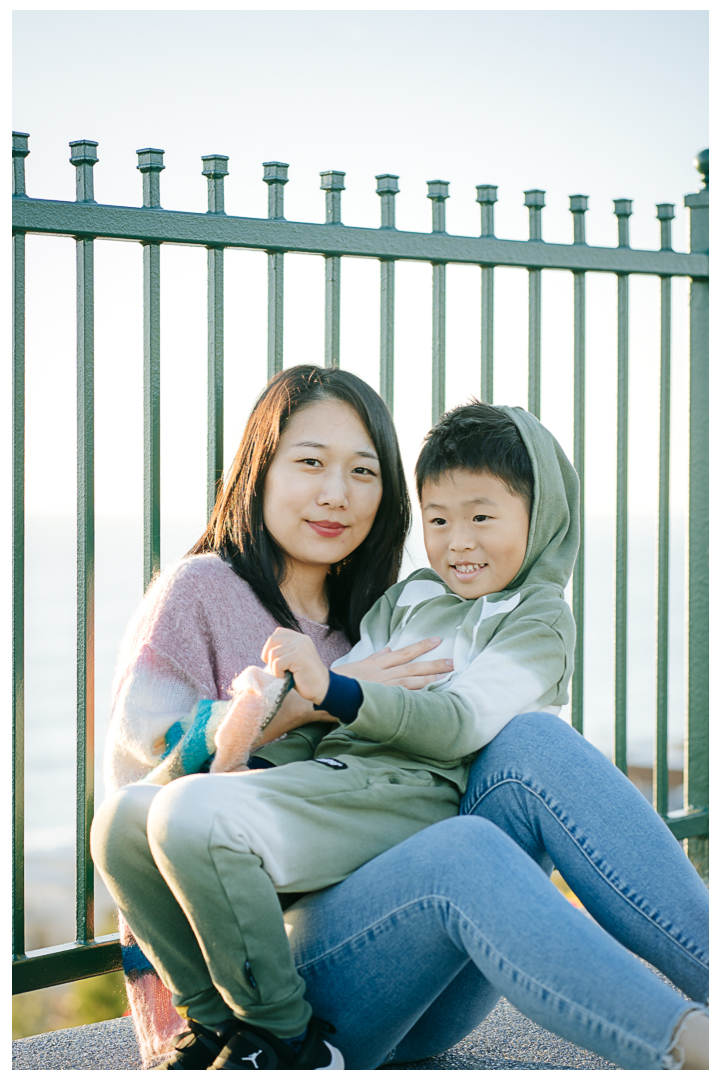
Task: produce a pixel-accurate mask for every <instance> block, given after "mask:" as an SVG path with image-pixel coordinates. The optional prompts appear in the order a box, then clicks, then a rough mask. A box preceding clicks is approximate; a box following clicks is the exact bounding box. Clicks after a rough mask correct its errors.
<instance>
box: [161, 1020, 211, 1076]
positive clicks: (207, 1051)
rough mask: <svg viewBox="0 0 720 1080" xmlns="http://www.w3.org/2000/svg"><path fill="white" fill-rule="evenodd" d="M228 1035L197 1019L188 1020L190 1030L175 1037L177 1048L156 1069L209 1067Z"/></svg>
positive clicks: (174, 1042) (174, 1044) (174, 1041)
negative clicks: (198, 1021) (204, 1024)
mask: <svg viewBox="0 0 720 1080" xmlns="http://www.w3.org/2000/svg"><path fill="white" fill-rule="evenodd" d="M226 1038H227V1035H224V1036H223V1035H222V1034H219V1033H218V1032H217V1031H215V1030H214V1029H213V1028H206V1027H203V1025H202V1024H198V1023H197V1021H196V1020H188V1030H187V1031H181V1032H180V1034H179V1035H176V1036H175V1038H174V1039H173V1046H174V1047H175V1049H174V1050H173V1052H172V1054H171V1055H170V1057H169V1058H166V1059H165V1061H163V1062H162V1063H161V1064H160V1065H155V1066H154V1069H153V1070H152V1071H154V1070H155V1069H161V1070H162V1069H209V1068H210V1066H211V1065H212V1063H213V1061H214V1060H215V1058H216V1057H217V1056H218V1052H219V1051H220V1050H222V1048H223V1046H224V1045H225V1040H226Z"/></svg>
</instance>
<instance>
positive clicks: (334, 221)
mask: <svg viewBox="0 0 720 1080" xmlns="http://www.w3.org/2000/svg"><path fill="white" fill-rule="evenodd" d="M320 188H321V190H322V191H324V192H325V224H326V225H340V224H342V222H341V217H340V198H341V195H340V193H341V192H342V191H344V190H345V173H344V172H338V171H337V170H336V169H327V170H326V171H325V172H321V173H320Z"/></svg>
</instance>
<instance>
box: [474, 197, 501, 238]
mask: <svg viewBox="0 0 720 1080" xmlns="http://www.w3.org/2000/svg"><path fill="white" fill-rule="evenodd" d="M475 191H476V192H477V197H476V199H475V202H479V203H480V235H481V236H494V235H495V203H496V202H497V184H476V186H475Z"/></svg>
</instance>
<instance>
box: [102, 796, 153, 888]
mask: <svg viewBox="0 0 720 1080" xmlns="http://www.w3.org/2000/svg"><path fill="white" fill-rule="evenodd" d="M159 790H160V788H158V787H157V786H156V785H154V784H128V785H127V786H126V787H122V788H119V790H118V791H114V792H113V793H112V795H109V796H108V797H107V799H105V801H104V802H103V803H102V804H101V805H100V807H99V809H98V810H97V812H96V814H95V817H94V818H93V823H92V827H91V829H90V850H91V853H92V858H93V862H94V863H95V865H96V866H97V867H98V869H99V870H100V871H101V872H108V871H110V872H112V866H113V865H114V864H115V863H116V862H117V861H118V859H122V860H124V859H127V858H130V859H132V858H133V855H134V853H136V852H137V851H138V850H139V849H145V850H146V849H147V820H148V812H149V810H150V806H151V804H152V802H153V799H154V798H155V797H156V795H157V793H158V791H159Z"/></svg>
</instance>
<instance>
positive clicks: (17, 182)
mask: <svg viewBox="0 0 720 1080" xmlns="http://www.w3.org/2000/svg"><path fill="white" fill-rule="evenodd" d="M29 138H30V136H29V135H28V133H27V131H13V133H12V140H13V141H12V157H13V195H14V196H15V198H22V199H26V198H27V194H26V192H25V158H26V157H27V156H28V154H29V153H30V151H29V150H28V139H29Z"/></svg>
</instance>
